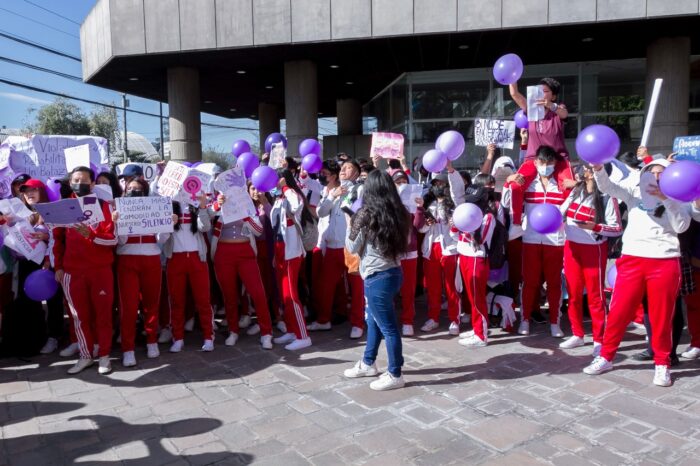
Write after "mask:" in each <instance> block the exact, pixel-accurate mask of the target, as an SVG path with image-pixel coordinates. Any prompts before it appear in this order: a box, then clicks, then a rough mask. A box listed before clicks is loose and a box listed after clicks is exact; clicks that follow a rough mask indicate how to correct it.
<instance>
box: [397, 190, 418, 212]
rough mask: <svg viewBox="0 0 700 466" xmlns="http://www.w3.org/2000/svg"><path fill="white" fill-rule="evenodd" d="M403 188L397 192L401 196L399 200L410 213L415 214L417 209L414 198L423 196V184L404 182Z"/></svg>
mask: <svg viewBox="0 0 700 466" xmlns="http://www.w3.org/2000/svg"><path fill="white" fill-rule="evenodd" d="M403 186H404V188H403V189H402V190H401V192H400V193H399V196H400V197H401V202H402V203H403V205H404V206H405V207H406V208H407V209H408V211H409V212H410V213H412V214H415V213H416V211H417V210H418V206H417V205H416V199H417V198H419V197H420V198H422V197H423V186H422V185H420V184H405V185H403Z"/></svg>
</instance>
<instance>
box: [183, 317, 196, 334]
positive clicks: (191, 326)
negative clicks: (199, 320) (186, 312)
mask: <svg viewBox="0 0 700 466" xmlns="http://www.w3.org/2000/svg"><path fill="white" fill-rule="evenodd" d="M192 330H194V317H191V318H190V319H189V320H187V322H185V332H191V331H192Z"/></svg>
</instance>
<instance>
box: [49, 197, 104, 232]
mask: <svg viewBox="0 0 700 466" xmlns="http://www.w3.org/2000/svg"><path fill="white" fill-rule="evenodd" d="M35 208H36V211H37V212H39V215H41V218H43V219H44V223H46V225H47V226H48V227H62V226H70V225H75V224H76V223H84V224H85V225H88V226H90V225H95V224H98V223H100V222H101V221H103V220H104V219H105V217H104V214H103V213H102V206H101V205H100V201H99V200H98V199H97V196H95V195H90V196H83V197H78V198H71V199H61V200H60V201H56V202H46V203H42V204H37V205H36V206H35Z"/></svg>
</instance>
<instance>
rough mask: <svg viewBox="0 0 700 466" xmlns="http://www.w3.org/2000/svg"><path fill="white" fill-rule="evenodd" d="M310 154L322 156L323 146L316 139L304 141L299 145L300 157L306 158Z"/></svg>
mask: <svg viewBox="0 0 700 466" xmlns="http://www.w3.org/2000/svg"><path fill="white" fill-rule="evenodd" d="M309 154H316V155H321V144H319V143H318V141H317V140H315V139H304V140H303V141H301V144H299V155H301V156H302V157H305V156H307V155H309ZM307 171H308V170H307Z"/></svg>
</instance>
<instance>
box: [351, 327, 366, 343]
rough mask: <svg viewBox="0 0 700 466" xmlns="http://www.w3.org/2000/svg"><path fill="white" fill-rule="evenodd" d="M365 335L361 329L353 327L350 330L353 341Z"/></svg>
mask: <svg viewBox="0 0 700 466" xmlns="http://www.w3.org/2000/svg"><path fill="white" fill-rule="evenodd" d="M364 333H365V331H364V329H363V328H361V327H353V328H351V329H350V338H351V339H353V340H357V339H358V338H362V335H363V334H364Z"/></svg>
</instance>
